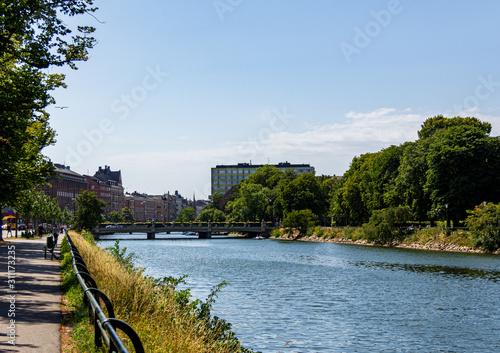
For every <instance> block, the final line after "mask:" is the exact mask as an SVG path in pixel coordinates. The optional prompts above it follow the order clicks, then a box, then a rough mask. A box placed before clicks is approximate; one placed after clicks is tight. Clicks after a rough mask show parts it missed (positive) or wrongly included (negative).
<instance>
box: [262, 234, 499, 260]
mask: <svg viewBox="0 0 500 353" xmlns="http://www.w3.org/2000/svg"><path fill="white" fill-rule="evenodd" d="M321 229H322V231H321V232H320V233H321V234H320V235H318V234H317V233H313V234H312V235H305V236H299V235H298V233H297V232H294V233H293V234H290V233H287V232H286V231H285V230H284V229H280V230H279V235H276V233H275V234H273V235H272V238H273V239H281V240H291V241H308V242H323V243H336V244H353V245H363V246H383V247H394V248H403V249H415V250H428V251H448V252H461V253H478V254H496V255H500V249H499V250H497V251H495V252H488V251H485V250H484V249H481V248H478V247H474V246H470V245H462V244H460V243H461V242H463V243H470V241H468V239H466V237H464V236H463V234H458V235H455V236H454V237H450V236H447V235H445V234H444V233H442V232H437V233H435V234H434V236H432V237H429V235H428V234H427V233H423V234H422V236H419V234H418V233H417V234H416V235H414V236H412V237H411V238H408V239H407V240H405V241H403V242H394V243H391V244H380V243H375V242H369V241H367V240H365V239H351V238H348V237H346V236H332V237H330V236H328V235H325V232H324V231H325V229H326V228H321ZM333 233H334V234H337V235H338V234H340V233H341V232H340V228H337V229H336V230H335V232H333Z"/></svg>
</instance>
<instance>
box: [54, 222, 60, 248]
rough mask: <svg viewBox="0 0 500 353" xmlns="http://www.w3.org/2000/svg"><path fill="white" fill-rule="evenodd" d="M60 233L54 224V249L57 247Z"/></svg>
mask: <svg viewBox="0 0 500 353" xmlns="http://www.w3.org/2000/svg"><path fill="white" fill-rule="evenodd" d="M60 232H61V229H59V226H58V225H57V224H56V226H55V227H54V228H53V229H52V234H54V247H55V246H56V245H57V237H59V233H60Z"/></svg>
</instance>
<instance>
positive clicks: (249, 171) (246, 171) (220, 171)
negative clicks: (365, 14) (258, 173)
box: [212, 169, 255, 175]
mask: <svg viewBox="0 0 500 353" xmlns="http://www.w3.org/2000/svg"><path fill="white" fill-rule="evenodd" d="M212 171H213V174H214V175H215V174H253V173H255V169H233V170H227V169H213V170H212Z"/></svg>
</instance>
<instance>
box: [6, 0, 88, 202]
mask: <svg viewBox="0 0 500 353" xmlns="http://www.w3.org/2000/svg"><path fill="white" fill-rule="evenodd" d="M92 2H93V1H92V0H86V1H57V2H48V1H17V2H12V1H11V2H1V3H0V13H1V14H2V16H1V19H0V24H1V28H2V30H1V31H0V63H1V64H0V126H1V127H2V129H1V130H0V206H1V205H5V204H10V205H13V206H15V207H17V206H18V204H17V200H18V197H19V195H20V193H21V192H22V191H24V190H30V189H33V188H36V187H38V186H39V185H43V184H44V183H45V182H46V180H47V178H50V177H54V176H55V174H54V168H53V166H52V164H51V163H50V161H49V160H48V159H47V158H46V157H44V156H43V155H42V150H43V148H45V147H47V146H49V145H52V144H54V143H55V132H54V130H53V129H51V128H50V126H49V123H48V120H49V115H48V113H47V112H46V111H45V108H46V107H47V106H49V105H50V104H54V103H55V100H54V98H53V97H52V96H51V95H50V94H49V92H51V91H53V90H55V89H56V88H58V87H66V86H65V84H64V81H63V80H64V75H62V74H58V73H49V72H52V71H51V70H50V68H52V67H54V66H63V65H68V66H70V67H72V68H76V66H75V62H77V61H81V60H86V59H87V57H88V50H89V49H90V48H92V47H93V46H94V44H95V39H94V38H92V37H91V36H90V34H91V33H92V32H93V31H94V28H93V27H89V26H78V27H77V29H76V31H77V32H78V34H77V35H72V29H71V28H70V27H69V26H67V25H66V23H65V21H63V20H62V17H65V16H75V15H81V14H88V13H92V12H94V11H95V10H96V9H95V8H92ZM47 69H49V70H47Z"/></svg>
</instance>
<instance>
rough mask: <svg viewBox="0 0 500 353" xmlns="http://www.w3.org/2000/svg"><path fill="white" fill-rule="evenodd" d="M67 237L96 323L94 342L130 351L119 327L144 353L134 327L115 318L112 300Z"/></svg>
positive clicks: (68, 237) (122, 350)
mask: <svg viewBox="0 0 500 353" xmlns="http://www.w3.org/2000/svg"><path fill="white" fill-rule="evenodd" d="M66 239H67V240H68V244H69V250H70V253H71V257H72V263H73V270H74V271H75V274H76V278H77V279H78V282H79V283H80V286H81V287H82V290H83V293H84V299H85V302H86V304H87V305H88V307H89V311H90V314H91V320H92V322H93V324H94V329H95V330H94V343H95V345H96V347H102V341H103V340H104V342H105V343H106V345H107V346H108V347H109V352H119V353H128V352H129V351H128V349H127V347H126V346H125V344H124V343H123V341H122V340H121V338H120V337H119V336H118V333H117V332H116V330H117V329H120V330H121V331H122V332H123V333H124V334H126V335H127V336H128V337H129V338H130V341H131V342H132V344H133V346H134V350H135V352H136V353H144V347H143V346H142V342H141V339H140V338H139V336H138V335H137V333H136V332H135V331H134V329H133V328H132V327H130V326H129V325H128V324H127V323H126V322H124V321H122V320H118V319H116V318H115V314H114V310H113V305H112V304H111V301H110V300H109V298H108V297H107V296H106V294H104V293H103V292H102V291H100V290H99V289H97V284H96V283H95V281H94V279H93V278H92V276H90V274H89V271H88V269H87V265H86V264H85V262H84V261H83V258H82V256H81V255H80V253H79V252H78V249H77V248H76V246H75V244H74V243H73V241H72V240H71V237H70V236H69V235H68V233H66ZM99 300H102V302H103V303H104V305H105V307H106V309H107V311H108V316H109V318H108V317H106V315H105V314H104V311H103V310H102V308H101V306H100V305H99Z"/></svg>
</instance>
